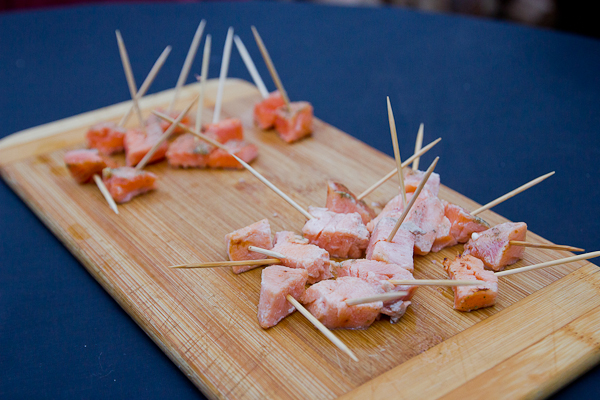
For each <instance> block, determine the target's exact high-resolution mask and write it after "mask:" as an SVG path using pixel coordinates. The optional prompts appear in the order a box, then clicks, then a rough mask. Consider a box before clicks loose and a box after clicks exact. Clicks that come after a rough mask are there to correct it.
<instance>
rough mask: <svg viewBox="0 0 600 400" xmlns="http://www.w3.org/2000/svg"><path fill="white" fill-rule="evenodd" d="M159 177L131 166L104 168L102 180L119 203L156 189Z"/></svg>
mask: <svg viewBox="0 0 600 400" xmlns="http://www.w3.org/2000/svg"><path fill="white" fill-rule="evenodd" d="M157 179H158V177H157V176H156V175H155V174H153V173H152V172H147V171H137V170H136V169H135V168H131V167H119V168H104V170H102V180H103V181H104V185H106V188H107V189H108V191H109V192H110V195H111V196H112V198H113V199H114V200H115V201H116V202H117V203H125V202H128V201H129V200H131V199H132V198H134V197H135V196H137V195H140V194H143V193H146V192H149V191H150V190H153V189H156V180H157Z"/></svg>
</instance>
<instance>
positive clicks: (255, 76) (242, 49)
mask: <svg viewBox="0 0 600 400" xmlns="http://www.w3.org/2000/svg"><path fill="white" fill-rule="evenodd" d="M233 41H234V42H235V46H236V47H237V49H238V52H239V53H240V56H242V60H244V64H246V68H247V69H248V72H249V73H250V76H252V80H253V81H254V84H255V85H256V87H257V88H258V91H259V92H260V95H261V96H262V97H263V99H266V98H267V97H269V91H268V90H267V87H266V86H265V83H264V82H263V80H262V78H261V77H260V74H259V73H258V70H257V69H256V65H254V61H252V57H250V53H248V50H247V49H246V46H244V42H242V39H240V37H239V36H238V35H235V36H234V37H233Z"/></svg>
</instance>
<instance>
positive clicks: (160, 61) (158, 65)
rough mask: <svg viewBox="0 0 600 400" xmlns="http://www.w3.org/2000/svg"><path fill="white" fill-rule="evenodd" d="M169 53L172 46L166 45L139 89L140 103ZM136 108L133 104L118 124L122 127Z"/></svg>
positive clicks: (137, 98) (138, 98) (138, 99)
mask: <svg viewBox="0 0 600 400" xmlns="http://www.w3.org/2000/svg"><path fill="white" fill-rule="evenodd" d="M169 53H171V46H167V47H165V49H164V50H163V52H162V53H161V55H160V56H159V57H158V58H157V59H156V61H155V62H154V65H153V66H152V69H151V70H150V72H148V76H146V79H144V82H143V83H142V86H141V87H140V90H138V92H137V93H136V94H135V98H136V100H137V102H138V104H139V101H140V99H141V98H142V97H144V95H145V94H146V92H147V91H148V89H149V88H150V85H151V84H152V82H154V78H156V75H157V74H158V71H160V69H161V68H162V66H163V64H164V63H165V61H166V59H167V57H168V56H169ZM134 109H135V105H134V104H132V105H131V107H130V108H129V110H128V111H127V114H125V115H123V118H121V121H119V125H118V126H120V127H121V126H123V125H125V124H126V123H127V120H128V119H129V117H130V116H131V113H132V112H133V110H134Z"/></svg>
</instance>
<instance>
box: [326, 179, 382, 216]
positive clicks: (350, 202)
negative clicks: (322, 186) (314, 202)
mask: <svg viewBox="0 0 600 400" xmlns="http://www.w3.org/2000/svg"><path fill="white" fill-rule="evenodd" d="M326 207H327V209H328V210H329V211H333V212H335V213H340V214H350V213H354V212H357V213H359V214H360V217H361V218H362V221H363V223H364V224H367V223H368V222H369V221H370V220H372V219H373V218H375V215H376V214H375V211H373V209H372V208H371V207H369V206H368V205H367V204H366V203H365V202H364V201H363V200H357V199H356V196H355V195H354V194H353V193H352V192H351V191H350V190H349V189H348V188H347V187H346V186H344V185H342V184H341V183H337V182H334V181H328V182H327V204H326Z"/></svg>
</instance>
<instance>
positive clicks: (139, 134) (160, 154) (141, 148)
mask: <svg viewBox="0 0 600 400" xmlns="http://www.w3.org/2000/svg"><path fill="white" fill-rule="evenodd" d="M162 134H163V131H162V129H161V128H160V125H158V124H151V125H148V126H146V129H145V131H144V130H141V129H130V130H128V131H127V133H126V134H125V141H124V143H125V162H126V163H127V166H128V167H135V166H136V165H137V164H138V163H139V162H140V161H142V158H144V156H145V155H146V153H148V152H149V151H150V149H152V146H154V144H155V143H157V142H158V141H159V140H160V137H161V136H162ZM168 149H169V143H168V142H167V141H164V142H163V143H162V144H161V145H160V147H159V148H158V149H157V150H156V152H155V153H154V154H153V155H152V157H151V158H150V160H149V161H148V164H150V163H153V162H157V161H160V160H162V159H163V158H165V155H166V154H167V150H168Z"/></svg>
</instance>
